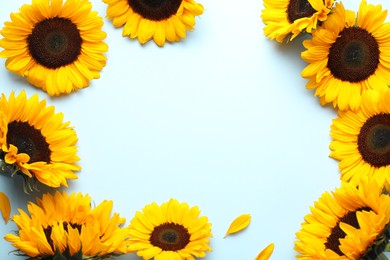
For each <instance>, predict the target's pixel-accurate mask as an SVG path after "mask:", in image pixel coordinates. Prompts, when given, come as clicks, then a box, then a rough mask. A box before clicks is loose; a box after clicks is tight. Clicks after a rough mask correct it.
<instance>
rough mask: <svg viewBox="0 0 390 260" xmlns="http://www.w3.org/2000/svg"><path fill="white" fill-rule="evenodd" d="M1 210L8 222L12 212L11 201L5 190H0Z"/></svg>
mask: <svg viewBox="0 0 390 260" xmlns="http://www.w3.org/2000/svg"><path fill="white" fill-rule="evenodd" d="M0 211H1V214H2V215H3V219H4V221H5V223H7V222H8V220H9V215H10V214H11V203H10V202H9V199H8V197H7V195H5V194H4V193H3V192H0Z"/></svg>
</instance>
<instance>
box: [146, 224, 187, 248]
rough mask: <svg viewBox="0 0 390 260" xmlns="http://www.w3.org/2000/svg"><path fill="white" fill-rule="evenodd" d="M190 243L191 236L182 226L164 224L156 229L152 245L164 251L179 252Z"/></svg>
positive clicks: (152, 236)
mask: <svg viewBox="0 0 390 260" xmlns="http://www.w3.org/2000/svg"><path fill="white" fill-rule="evenodd" d="M189 242H190V234H189V233H188V230H187V229H186V228H185V227H183V226H182V225H179V224H175V223H164V224H161V225H160V226H157V227H155V228H154V230H153V232H152V235H151V236H150V243H151V244H152V245H154V246H157V247H159V248H161V249H162V250H164V251H177V250H180V249H183V248H185V247H186V245H187V244H188V243H189Z"/></svg>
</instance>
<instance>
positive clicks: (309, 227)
mask: <svg viewBox="0 0 390 260" xmlns="http://www.w3.org/2000/svg"><path fill="white" fill-rule="evenodd" d="M382 191H383V186H381V185H379V184H378V183H377V181H376V180H375V179H372V178H366V179H365V180H364V181H362V182H361V184H360V185H359V187H355V186H354V185H352V184H351V183H347V182H342V184H341V187H340V188H338V189H336V190H335V191H334V192H332V193H329V192H325V193H323V194H322V196H321V197H320V199H319V200H318V201H316V202H315V203H314V206H313V207H311V213H310V214H308V215H306V216H305V222H304V223H302V229H301V230H300V231H299V232H297V234H296V236H297V240H296V241H295V248H294V249H295V250H296V251H297V252H298V253H299V254H298V255H297V258H298V259H324V260H325V259H340V260H342V259H366V260H368V259H383V258H377V257H378V256H379V255H381V253H383V251H384V249H385V247H386V244H387V242H388V239H389V238H390V233H389V230H388V224H389V222H390V196H388V195H387V194H383V192H382ZM382 256H383V255H382Z"/></svg>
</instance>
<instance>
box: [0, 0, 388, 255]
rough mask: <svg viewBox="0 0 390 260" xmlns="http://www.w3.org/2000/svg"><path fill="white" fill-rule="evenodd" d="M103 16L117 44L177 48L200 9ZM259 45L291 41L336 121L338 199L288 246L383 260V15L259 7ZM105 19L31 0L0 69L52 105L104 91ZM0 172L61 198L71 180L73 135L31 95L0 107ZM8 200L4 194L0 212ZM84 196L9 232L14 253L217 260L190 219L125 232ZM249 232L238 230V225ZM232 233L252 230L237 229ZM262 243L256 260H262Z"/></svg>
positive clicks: (323, 204) (153, 219)
mask: <svg viewBox="0 0 390 260" xmlns="http://www.w3.org/2000/svg"><path fill="white" fill-rule="evenodd" d="M103 2H104V3H106V4H107V5H108V7H107V17H108V18H109V19H112V23H113V25H114V26H116V27H121V26H123V36H128V37H130V38H137V39H138V40H139V42H140V43H141V44H144V43H146V42H147V41H149V40H151V39H153V40H154V41H155V43H156V44H157V45H159V46H163V45H164V44H165V42H166V41H168V42H175V41H179V40H181V39H183V38H185V37H186V32H187V31H188V30H193V29H194V25H195V17H196V16H199V15H201V14H202V12H203V6H202V5H200V4H198V3H196V2H195V1H193V0H171V1H156V0H103ZM264 6H265V8H264V10H263V12H262V15H261V17H262V19H263V22H264V23H265V27H264V32H265V35H266V36H267V37H269V38H270V39H272V40H274V39H275V40H276V41H278V42H283V41H291V40H294V39H298V38H297V37H298V35H300V34H302V33H308V34H309V35H310V36H311V38H310V39H306V40H304V42H303V45H304V47H305V48H306V49H307V50H306V51H304V52H303V53H302V54H301V56H302V58H303V59H304V60H305V61H306V62H308V63H309V65H308V66H307V67H306V68H305V69H304V70H303V72H302V76H303V77H304V78H307V79H308V80H309V81H308V83H307V86H306V87H307V88H308V89H310V90H315V96H318V97H319V99H320V103H321V104H322V105H326V104H332V105H333V107H334V108H335V109H337V111H338V118H336V119H334V121H333V124H332V126H331V137H332V139H333V140H332V142H331V144H330V149H331V150H332V152H331V154H330V156H331V157H333V158H334V159H336V160H338V161H339V162H340V163H339V168H340V171H341V180H342V182H341V186H340V188H338V189H336V190H335V191H334V192H332V193H329V192H325V193H324V194H323V195H322V196H321V198H320V199H319V200H318V201H317V202H315V204H314V206H313V207H312V208H311V213H310V214H309V215H307V216H306V217H305V218H304V219H305V222H304V223H303V224H302V229H301V231H299V232H298V233H297V234H296V236H297V239H296V241H295V250H296V251H297V252H298V255H297V257H298V258H303V259H377V258H379V259H382V258H384V255H383V251H384V250H385V249H386V246H387V243H388V241H389V238H390V233H389V232H390V231H389V228H388V227H389V223H390V196H389V195H388V193H389V191H390V168H389V167H390V166H389V165H390V90H389V85H390V56H388V53H389V50H390V23H385V19H386V17H387V11H386V10H382V7H381V6H380V5H376V6H374V5H371V4H367V2H366V1H365V0H363V1H362V2H361V4H360V7H359V10H358V16H357V15H356V14H355V12H353V11H350V10H346V9H345V8H344V6H343V4H342V3H338V2H335V1H333V0H264ZM102 25H103V20H102V18H101V17H99V16H98V14H97V12H94V11H92V5H91V3H90V2H89V1H88V0H65V1H63V0H33V1H32V4H25V5H23V6H22V7H21V8H20V12H19V13H12V14H11V21H10V22H6V23H5V27H4V28H3V29H2V30H1V31H0V34H1V35H2V36H3V37H4V38H2V39H0V47H1V48H3V49H4V50H2V51H1V52H0V57H2V58H6V59H7V60H6V64H5V65H6V68H7V69H9V70H10V71H12V72H14V73H16V74H17V75H20V76H22V77H25V78H26V79H27V80H28V82H29V83H31V85H33V86H35V87H37V88H41V89H42V90H44V91H46V92H47V93H48V94H49V95H51V96H58V95H61V94H69V93H71V92H72V91H75V90H78V89H81V88H85V87H87V86H88V85H89V81H90V80H92V79H96V78H99V76H100V71H101V70H102V69H103V67H104V66H105V64H106V57H105V55H104V53H105V52H107V50H108V46H107V44H105V43H104V42H103V41H104V39H105V37H106V34H105V32H103V31H102ZM0 117H1V120H0V145H1V146H0V149H1V151H0V159H1V161H0V168H1V171H2V172H3V173H5V174H7V175H10V176H13V175H15V174H16V175H20V176H22V177H23V178H24V179H25V190H26V191H27V192H28V191H32V190H33V189H34V187H35V186H36V184H37V183H41V184H44V185H47V186H49V187H53V188H57V187H60V186H65V187H66V186H67V180H71V179H76V178H77V175H76V174H75V172H76V171H79V170H80V166H79V165H78V164H77V162H78V160H79V158H78V156H77V147H76V143H77V136H76V133H75V131H74V129H73V127H71V126H70V123H69V122H65V123H64V122H63V115H62V114H61V113H55V111H54V107H53V106H49V107H47V106H46V102H45V101H44V100H43V101H40V100H39V98H38V95H33V96H32V97H31V98H27V96H26V94H25V92H23V91H22V92H21V93H20V94H19V95H15V94H14V93H13V92H12V93H11V95H10V96H9V97H8V98H7V97H6V96H5V95H4V94H3V95H2V97H1V100H0ZM5 201H6V200H5V197H4V194H2V193H1V192H0V206H2V207H1V209H2V211H3V212H4V211H9V209H8V208H9V207H4V208H6V209H3V205H5V204H7V203H6V202H5ZM90 204H91V198H90V197H89V196H88V195H83V194H81V193H72V194H70V195H68V194H66V192H56V193H55V194H54V195H51V194H45V195H43V197H42V198H41V199H37V203H36V204H35V203H32V202H30V203H29V204H28V207H27V208H28V213H29V214H27V213H26V212H24V211H23V210H19V215H15V216H14V217H13V218H12V219H13V221H14V222H15V223H16V224H17V226H18V229H19V231H18V233H17V234H16V235H14V234H8V235H6V237H5V239H6V240H7V241H9V242H11V243H12V244H13V245H14V246H15V247H16V248H17V249H18V250H19V253H20V254H24V255H27V256H29V257H31V258H33V259H34V258H35V259H99V258H105V257H110V256H114V255H121V254H126V253H132V252H137V254H138V255H139V256H141V257H142V258H144V259H151V258H154V259H156V260H158V259H194V258H195V257H204V256H205V254H206V252H208V251H211V248H210V246H209V243H210V237H211V224H210V223H209V221H208V218H207V217H205V216H200V210H199V208H198V207H190V206H189V205H188V204H187V203H180V202H179V201H177V200H175V199H171V200H170V201H168V202H165V203H163V204H162V205H157V204H156V203H152V204H149V205H146V206H145V207H144V208H143V210H142V211H140V212H137V213H136V214H135V216H134V218H133V219H132V220H131V221H130V224H129V225H128V226H127V227H123V225H124V224H125V219H124V218H122V217H120V215H119V214H117V213H114V214H113V215H111V211H112V207H113V204H112V201H104V202H102V203H101V204H100V205H98V206H97V207H95V208H91V206H90ZM243 219H245V221H244V223H240V221H241V220H243ZM237 222H238V224H237V226H236V228H232V230H233V231H231V232H235V231H237V230H240V229H242V228H245V227H246V226H247V225H248V218H240V219H238V221H237ZM272 251H273V244H270V245H269V246H268V247H267V248H266V249H265V250H264V251H262V252H261V253H260V254H259V255H258V256H257V257H256V259H257V260H266V259H268V258H269V257H270V255H271V254H272Z"/></svg>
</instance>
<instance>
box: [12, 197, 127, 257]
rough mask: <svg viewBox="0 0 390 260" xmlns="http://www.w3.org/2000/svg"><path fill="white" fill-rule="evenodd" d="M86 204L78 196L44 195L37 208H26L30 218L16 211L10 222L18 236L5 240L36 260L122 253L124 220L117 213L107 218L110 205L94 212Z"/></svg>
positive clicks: (102, 204) (84, 200)
mask: <svg viewBox="0 0 390 260" xmlns="http://www.w3.org/2000/svg"><path fill="white" fill-rule="evenodd" d="M90 204H91V198H90V197H89V195H82V194H81V193H72V194H70V195H68V194H66V193H65V192H62V193H60V192H58V191H57V192H56V193H55V194H54V195H51V194H44V195H43V196H42V199H37V204H34V203H32V202H30V203H29V204H28V213H29V215H30V216H29V215H28V214H27V213H25V212H24V211H23V210H21V209H19V215H15V216H13V218H12V220H13V221H14V222H15V223H16V224H17V226H18V229H19V232H18V233H17V235H13V234H7V235H6V236H5V239H6V240H7V241H8V242H11V243H12V244H13V246H15V247H16V248H17V249H19V250H20V251H21V252H22V253H24V254H26V255H27V256H30V257H36V258H37V259H41V258H43V257H44V256H45V257H47V256H55V255H57V256H59V255H63V256H65V257H67V258H65V259H70V258H69V257H71V256H73V257H76V258H72V259H84V258H82V256H102V257H103V256H108V255H110V254H113V253H118V254H122V253H126V252H127V248H126V243H125V239H126V237H125V235H126V230H125V229H122V228H121V227H120V226H121V225H122V224H124V222H125V219H124V218H121V217H120V216H119V214H117V213H115V214H114V215H113V216H112V217H110V214H111V210H112V206H113V204H112V201H103V202H102V203H101V204H99V205H98V206H97V207H95V208H94V209H91V206H90ZM34 259H35V258H34ZM45 259H48V258H45ZM50 259H64V258H61V257H60V256H59V257H57V258H50ZM89 259H90V258H89Z"/></svg>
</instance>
